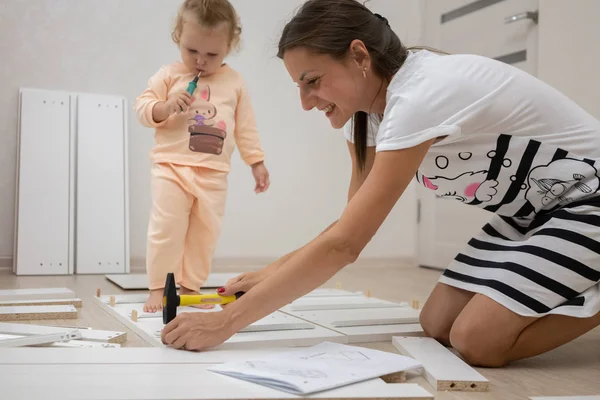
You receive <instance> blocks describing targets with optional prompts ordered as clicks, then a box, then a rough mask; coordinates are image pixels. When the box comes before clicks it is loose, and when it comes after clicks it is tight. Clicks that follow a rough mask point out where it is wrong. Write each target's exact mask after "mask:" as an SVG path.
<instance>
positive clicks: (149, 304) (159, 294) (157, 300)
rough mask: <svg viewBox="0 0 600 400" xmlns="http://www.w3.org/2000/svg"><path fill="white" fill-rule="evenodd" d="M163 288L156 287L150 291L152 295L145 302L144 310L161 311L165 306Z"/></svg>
mask: <svg viewBox="0 0 600 400" xmlns="http://www.w3.org/2000/svg"><path fill="white" fill-rule="evenodd" d="M163 292H164V291H163V289H156V290H151V291H150V297H148V300H146V304H144V312H150V313H154V312H157V311H161V310H162V308H163Z"/></svg>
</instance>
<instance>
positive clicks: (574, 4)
mask: <svg viewBox="0 0 600 400" xmlns="http://www.w3.org/2000/svg"><path fill="white" fill-rule="evenodd" d="M539 2H540V4H539V5H540V8H539V10H540V24H539V32H538V35H539V48H538V77H539V78H540V79H542V80H544V81H545V82H547V83H549V84H550V85H552V86H554V87H555V88H556V89H558V90H560V91H561V92H563V93H564V94H566V95H567V96H569V97H570V98H571V99H573V100H574V101H575V102H577V103H578V104H579V105H580V106H581V107H583V108H584V109H586V111H587V112H589V113H591V114H592V115H594V116H595V117H596V118H600V100H599V99H600V95H599V93H600V78H599V77H598V65H600V46H598V44H597V38H600V25H598V16H599V15H600V2H599V1H597V0H577V1H563V0H539ZM595 39H596V40H595Z"/></svg>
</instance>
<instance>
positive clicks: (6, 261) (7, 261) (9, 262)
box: [0, 257, 13, 269]
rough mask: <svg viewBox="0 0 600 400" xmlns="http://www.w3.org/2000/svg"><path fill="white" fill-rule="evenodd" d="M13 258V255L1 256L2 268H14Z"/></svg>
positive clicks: (0, 263)
mask: <svg viewBox="0 0 600 400" xmlns="http://www.w3.org/2000/svg"><path fill="white" fill-rule="evenodd" d="M12 266H13V259H12V257H0V268H3V269H4V268H12Z"/></svg>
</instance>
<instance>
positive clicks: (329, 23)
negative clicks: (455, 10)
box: [277, 0, 408, 170]
mask: <svg viewBox="0 0 600 400" xmlns="http://www.w3.org/2000/svg"><path fill="white" fill-rule="evenodd" d="M357 39H358V40H361V41H362V42H363V43H364V45H365V46H366V48H367V50H368V51H369V54H370V56H371V59H372V63H373V69H374V72H375V74H376V75H377V76H378V77H380V78H381V79H382V86H383V82H384V81H387V82H389V81H391V79H392V77H393V76H394V75H395V74H396V72H398V70H399V69H400V67H401V66H402V64H403V63H404V61H405V60H406V57H407V54H408V50H407V48H406V47H404V45H403V44H402V42H401V41H400V39H399V38H398V36H397V35H396V34H395V33H394V31H393V30H392V29H391V28H390V26H389V24H388V22H387V20H386V19H385V18H384V17H382V16H380V15H379V14H373V13H372V12H371V11H370V10H369V9H368V8H367V7H365V6H364V5H363V4H362V3H360V2H358V1H356V0H308V1H307V2H306V3H304V5H302V7H301V8H300V9H299V10H298V12H297V14H296V15H295V16H294V18H293V19H292V20H291V21H290V22H289V23H288V24H287V25H286V26H285V28H284V29H283V32H282V34H281V39H280V40H279V52H278V54H277V56H278V57H279V58H283V55H284V53H285V52H286V51H287V50H290V49H293V48H296V47H305V48H308V49H310V50H311V51H313V52H315V53H317V54H327V55H329V56H331V57H333V58H334V59H337V60H343V59H344V58H345V57H346V56H347V54H348V50H349V49H350V44H351V43H352V41H353V40H357ZM373 101H375V99H373ZM368 119H369V114H367V113H366V112H362V111H360V112H357V113H356V114H354V118H353V125H354V126H353V129H352V136H353V138H354V147H355V152H356V159H357V163H358V168H359V170H363V169H364V166H365V161H366V157H367V129H368V128H367V125H368V124H369V120H368Z"/></svg>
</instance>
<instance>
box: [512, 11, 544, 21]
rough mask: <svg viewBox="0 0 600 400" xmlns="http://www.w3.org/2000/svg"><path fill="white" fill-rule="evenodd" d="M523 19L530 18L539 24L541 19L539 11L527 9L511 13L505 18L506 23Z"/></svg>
mask: <svg viewBox="0 0 600 400" xmlns="http://www.w3.org/2000/svg"><path fill="white" fill-rule="evenodd" d="M522 19H530V20H532V21H533V22H535V23H536V24H537V23H538V20H539V11H537V10H536V11H527V12H524V13H521V14H515V15H511V16H510V17H506V18H505V19H504V23H506V24H510V23H512V22H516V21H521V20H522Z"/></svg>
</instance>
